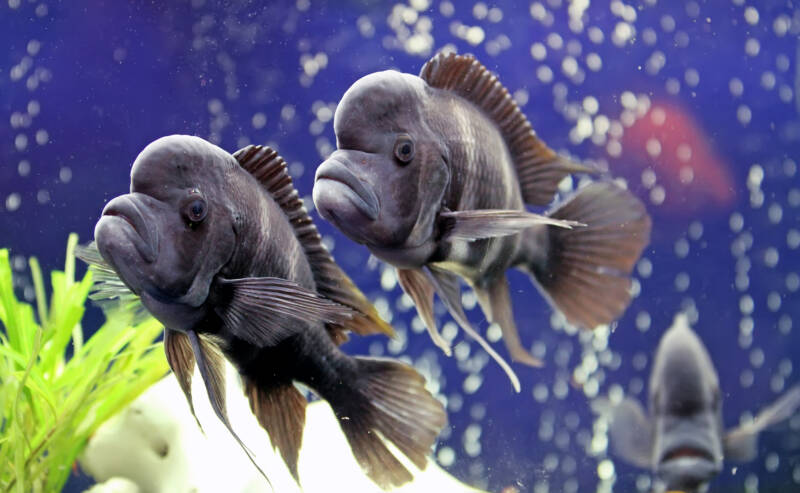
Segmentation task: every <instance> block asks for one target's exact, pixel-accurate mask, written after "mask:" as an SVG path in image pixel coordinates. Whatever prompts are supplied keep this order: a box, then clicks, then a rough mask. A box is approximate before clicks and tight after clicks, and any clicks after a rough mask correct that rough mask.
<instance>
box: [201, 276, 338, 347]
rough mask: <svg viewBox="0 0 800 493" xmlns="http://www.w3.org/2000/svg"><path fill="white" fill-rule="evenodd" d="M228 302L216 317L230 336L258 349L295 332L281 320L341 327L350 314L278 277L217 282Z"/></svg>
mask: <svg viewBox="0 0 800 493" xmlns="http://www.w3.org/2000/svg"><path fill="white" fill-rule="evenodd" d="M219 282H220V284H221V285H222V286H224V287H225V288H227V289H228V290H229V291H228V296H229V299H228V302H227V303H222V304H221V308H219V309H218V311H217V313H218V314H219V315H220V317H221V318H222V320H223V321H224V323H225V326H226V327H227V328H228V329H229V330H230V331H231V333H232V334H233V335H235V336H236V337H239V338H241V339H244V340H245V341H247V342H249V343H251V344H254V345H256V346H258V347H266V346H273V345H275V344H277V343H278V342H280V341H281V340H283V339H285V338H286V337H288V336H290V335H292V334H293V333H294V332H295V331H296V330H297V329H296V328H295V327H294V326H293V325H292V324H287V323H286V322H285V317H290V318H294V319H298V320H304V321H310V322H322V323H336V324H342V323H345V322H346V321H348V320H350V319H351V318H352V317H353V314H354V312H353V310H352V309H351V308H349V307H346V306H344V305H340V304H338V303H336V302H333V301H331V300H328V299H326V298H323V297H321V296H320V295H319V294H317V293H316V292H314V291H311V290H309V289H306V288H304V287H302V286H300V285H299V284H297V283H295V282H292V281H289V280H286V279H281V278H278V277H250V278H245V279H220V280H219Z"/></svg>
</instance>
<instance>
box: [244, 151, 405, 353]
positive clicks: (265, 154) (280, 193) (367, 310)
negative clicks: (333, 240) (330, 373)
mask: <svg viewBox="0 0 800 493" xmlns="http://www.w3.org/2000/svg"><path fill="white" fill-rule="evenodd" d="M233 157H235V158H236V160H237V161H239V164H240V165H241V166H242V168H244V169H245V170H246V171H247V172H248V173H250V174H251V175H253V177H255V179H256V180H258V181H259V182H260V183H261V184H262V185H263V186H264V188H266V190H267V192H268V193H269V194H270V196H271V197H272V198H273V200H275V202H276V203H277V204H278V205H279V206H280V208H281V209H282V210H283V212H284V214H286V217H287V218H288V219H289V222H290V223H291V224H292V226H293V227H294V231H295V236H297V239H298V240H299V241H300V244H301V245H302V246H303V250H304V251H305V253H306V257H307V258H308V261H309V263H310V264H311V270H312V272H313V274H314V281H315V282H316V285H317V291H318V292H319V294H321V295H322V296H324V297H326V298H328V299H330V300H333V301H335V302H337V303H340V304H342V305H346V306H349V307H351V308H353V309H355V310H356V311H357V312H358V313H359V314H360V316H356V317H353V319H351V320H349V321H347V322H346V323H343V324H342V325H336V324H327V325H326V326H327V327H328V331H329V333H330V335H331V337H332V338H333V340H334V341H335V342H336V343H337V344H340V343H342V342H344V341H345V340H346V339H347V337H346V335H345V334H344V332H343V329H346V330H352V331H353V332H355V333H356V334H361V335H366V334H378V333H382V334H387V335H389V336H392V335H394V331H393V330H392V327H391V325H389V324H387V323H386V322H385V321H384V320H383V319H382V318H381V317H380V315H378V312H377V311H376V310H375V307H373V306H372V303H370V302H369V300H368V299H367V298H366V296H364V294H363V293H362V292H361V290H359V289H358V288H357V287H356V285H355V284H353V281H351V280H350V278H349V277H348V276H347V274H345V273H344V271H343V270H342V269H341V268H339V266H338V265H337V264H336V262H335V261H334V260H333V257H332V256H331V254H330V252H328V249H327V248H325V245H323V244H322V237H321V236H320V234H319V232H318V231H317V227H316V226H315V225H314V223H313V221H312V220H311V216H309V215H308V212H307V211H306V208H305V206H304V205H303V200H302V199H301V198H300V195H299V194H298V193H297V190H295V188H294V185H293V184H292V177H291V176H289V171H288V169H287V166H286V162H285V161H284V160H283V158H281V157H280V156H279V155H278V153H277V152H276V151H274V150H273V149H270V148H269V147H267V146H252V145H251V146H247V147H245V148H243V149H240V150H238V151H236V152H235V153H234V154H233Z"/></svg>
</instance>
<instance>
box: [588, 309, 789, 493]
mask: <svg viewBox="0 0 800 493" xmlns="http://www.w3.org/2000/svg"><path fill="white" fill-rule="evenodd" d="M653 358H654V359H653V370H652V374H651V375H650V383H649V385H648V396H649V398H648V411H649V413H648V412H647V411H645V410H644V409H643V408H642V406H641V404H640V403H639V401H638V400H636V399H632V398H629V397H626V398H624V399H623V400H622V401H620V402H610V401H608V400H605V399H597V400H595V401H594V402H593V406H594V409H595V411H596V412H598V413H599V414H602V415H605V416H606V417H607V418H608V419H609V438H610V440H611V449H612V450H613V451H614V452H615V453H616V454H617V455H619V456H620V457H621V458H623V459H624V460H626V461H627V462H629V463H631V464H633V465H636V466H639V467H647V468H651V469H652V470H653V472H654V473H655V475H656V476H657V477H658V479H659V480H660V482H662V483H663V487H665V488H666V489H667V490H684V491H687V492H695V491H700V489H701V488H703V487H705V486H706V484H707V483H708V481H710V480H711V479H712V478H713V477H714V476H716V475H717V474H719V473H720V472H721V471H722V467H723V460H733V461H739V462H748V461H752V460H754V459H755V458H756V457H757V456H758V437H759V434H760V433H761V432H762V431H764V430H766V429H767V428H769V427H772V426H775V425H777V424H780V423H781V422H783V421H785V420H787V419H789V418H791V417H792V416H793V415H794V414H795V413H796V412H797V410H798V408H800V385H795V386H794V387H792V388H791V389H790V390H789V391H787V392H786V393H785V394H783V395H782V396H781V397H780V398H779V399H778V400H777V401H776V402H774V403H772V404H770V405H769V406H767V407H765V408H764V409H763V410H761V411H760V412H759V413H758V414H757V415H756V416H755V417H754V418H753V419H752V420H750V421H748V422H746V423H743V424H740V425H739V426H737V427H735V428H733V429H729V430H727V431H726V430H725V426H724V424H723V421H722V404H723V396H722V392H721V391H720V386H719V377H718V375H717V371H716V369H715V367H714V363H713V362H712V361H711V358H710V357H709V355H708V351H707V350H706V348H705V346H704V345H703V343H702V341H701V340H700V339H699V338H698V337H697V334H696V333H695V332H694V331H693V330H692V328H691V327H690V326H689V322H688V317H687V316H686V315H685V314H678V315H677V316H676V317H675V321H674V323H673V325H672V327H670V328H669V329H668V330H667V331H666V332H665V333H664V335H663V336H662V337H661V341H660V342H659V344H658V348H657V349H656V353H655V355H654V357H653ZM731 397H735V396H731Z"/></svg>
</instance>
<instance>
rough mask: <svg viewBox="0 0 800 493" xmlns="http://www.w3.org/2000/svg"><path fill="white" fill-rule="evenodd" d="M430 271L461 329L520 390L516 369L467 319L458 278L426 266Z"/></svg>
mask: <svg viewBox="0 0 800 493" xmlns="http://www.w3.org/2000/svg"><path fill="white" fill-rule="evenodd" d="M426 270H427V272H428V274H429V275H428V278H429V279H430V281H431V284H432V285H433V287H434V289H436V292H437V293H438V294H439V298H441V300H442V302H443V303H444V305H445V306H446V307H447V310H448V311H449V312H450V316H452V317H453V319H455V321H456V323H458V325H459V326H460V327H461V329H462V330H463V331H464V332H466V333H467V334H468V335H469V336H470V337H472V338H473V339H475V341H477V342H478V344H480V346H481V347H482V348H483V349H484V351H486V352H487V353H489V356H491V357H492V359H494V360H495V361H496V362H497V364H499V365H500V367H501V368H502V369H503V371H505V372H506V375H508V378H509V380H511V385H512V386H513V387H514V390H515V391H516V392H519V391H520V385H519V378H517V374H516V373H514V370H512V369H511V367H510V366H509V365H508V363H507V362H506V361H505V360H504V359H503V357H502V356H500V355H499V354H497V352H495V350H494V349H492V346H490V345H489V343H488V342H486V339H484V338H483V336H481V335H480V333H479V332H478V331H477V330H476V329H475V328H474V327H472V324H471V323H470V322H469V319H467V315H466V314H465V313H464V308H463V307H462V306H461V288H460V287H459V285H458V278H457V277H456V276H455V275H454V274H451V273H449V272H445V271H443V270H439V269H433V268H428V267H426Z"/></svg>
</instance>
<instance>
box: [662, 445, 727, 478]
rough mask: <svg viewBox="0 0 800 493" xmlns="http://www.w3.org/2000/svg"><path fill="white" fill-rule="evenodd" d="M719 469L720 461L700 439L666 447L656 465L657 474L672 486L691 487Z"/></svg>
mask: <svg viewBox="0 0 800 493" xmlns="http://www.w3.org/2000/svg"><path fill="white" fill-rule="evenodd" d="M720 471H721V463H720V461H719V460H717V458H715V457H714V453H713V452H712V450H711V449H710V448H709V447H708V446H707V445H706V444H705V443H703V442H702V441H701V440H699V439H697V440H687V441H686V443H676V444H674V445H671V446H670V447H669V448H666V449H665V450H664V451H663V453H662V454H661V457H660V460H659V462H658V466H657V473H658V475H659V476H660V477H661V478H662V479H663V480H664V481H666V482H667V484H669V485H671V486H672V487H692V486H694V485H697V484H699V483H703V482H705V481H708V480H709V479H711V478H712V477H714V476H716V475H717V474H719V472H720Z"/></svg>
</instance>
